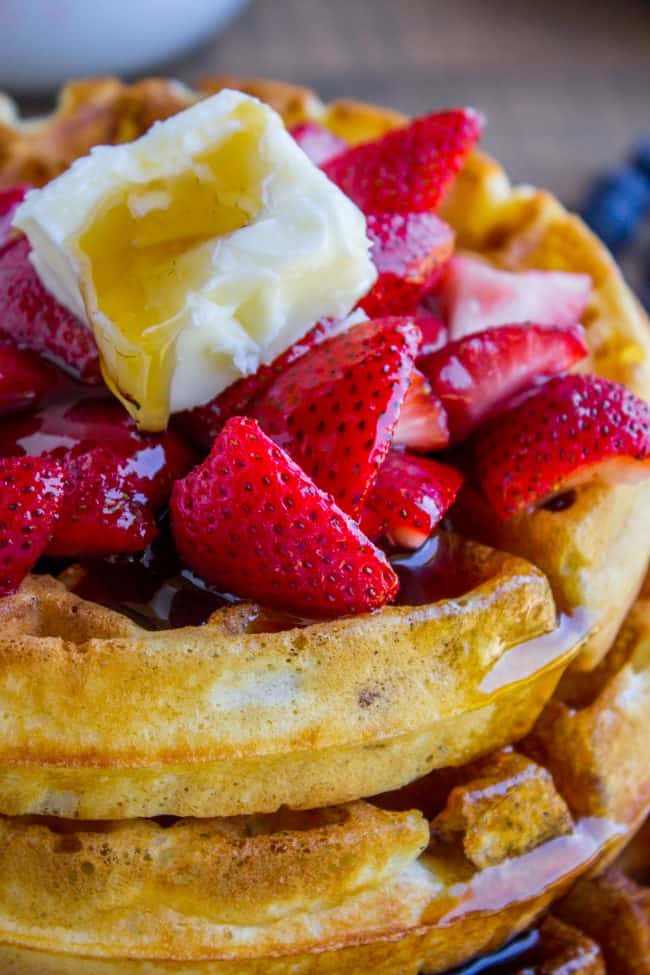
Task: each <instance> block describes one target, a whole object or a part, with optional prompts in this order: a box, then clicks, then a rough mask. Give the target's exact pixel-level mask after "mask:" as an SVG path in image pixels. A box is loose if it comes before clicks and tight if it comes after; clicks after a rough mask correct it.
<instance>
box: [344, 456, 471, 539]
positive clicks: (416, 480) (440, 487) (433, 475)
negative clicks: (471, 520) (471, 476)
mask: <svg viewBox="0 0 650 975" xmlns="http://www.w3.org/2000/svg"><path fill="white" fill-rule="evenodd" d="M462 483H463V477H462V475H461V474H460V473H459V472H458V471H457V470H456V469H455V468H454V467H450V466H449V465H448V464H440V463H438V461H435V460H427V459H425V458H424V457H415V456H413V454H408V453H406V452H401V451H397V450H391V451H390V453H389V454H388V457H387V458H386V460H385V461H384V463H383V464H382V467H381V469H380V471H379V475H378V477H377V480H376V482H375V486H374V487H373V489H372V491H371V492H370V495H369V497H368V500H367V502H366V506H365V508H364V509H363V511H362V513H361V519H360V525H361V529H362V531H363V532H364V533H365V534H366V535H367V536H368V537H369V538H372V539H373V540H374V541H378V540H380V539H385V540H386V541H387V542H388V543H389V544H390V545H392V546H394V547H395V548H405V549H415V548H419V547H420V546H421V545H422V544H423V543H424V542H425V541H426V540H427V538H428V537H429V535H431V533H432V532H433V530H434V528H435V527H436V525H437V524H438V523H439V522H440V520H441V518H442V517H443V515H444V514H445V512H446V511H447V510H448V509H449V508H450V507H451V505H452V504H453V503H454V500H455V498H456V495H457V494H458V491H459V490H460V486H461V484H462Z"/></svg>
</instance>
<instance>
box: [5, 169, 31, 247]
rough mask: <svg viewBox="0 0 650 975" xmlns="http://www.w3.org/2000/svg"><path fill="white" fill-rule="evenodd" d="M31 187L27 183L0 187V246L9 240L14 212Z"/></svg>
mask: <svg viewBox="0 0 650 975" xmlns="http://www.w3.org/2000/svg"><path fill="white" fill-rule="evenodd" d="M28 189H30V187H29V185H28V184H27V183H19V184H18V185H17V186H6V187H5V188H4V189H0V247H2V245H3V244H5V243H6V242H7V241H8V240H9V236H10V232H11V221H12V220H13V218H14V213H15V212H16V210H17V209H18V207H19V206H20V204H21V203H22V202H23V200H24V199H25V193H26V192H27V190H28Z"/></svg>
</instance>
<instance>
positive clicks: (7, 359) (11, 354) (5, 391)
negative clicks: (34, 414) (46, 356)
mask: <svg viewBox="0 0 650 975" xmlns="http://www.w3.org/2000/svg"><path fill="white" fill-rule="evenodd" d="M64 385H65V379H64V377H63V375H62V374H61V373H60V372H59V371H58V369H55V368H54V367H53V366H50V365H48V363H47V362H44V361H43V359H41V358H40V356H37V355H36V353H35V352H29V351H27V350H26V349H17V348H16V347H15V346H14V345H11V344H10V343H9V342H1V341H0V414H3V413H13V412H14V411H15V410H23V409H25V408H26V407H28V406H34V405H35V404H36V403H38V402H39V401H41V400H44V399H47V398H48V397H50V396H53V395H54V394H55V393H57V392H59V391H60V390H61V389H62V388H63V386H64Z"/></svg>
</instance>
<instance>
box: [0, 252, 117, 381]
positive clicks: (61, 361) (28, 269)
mask: <svg viewBox="0 0 650 975" xmlns="http://www.w3.org/2000/svg"><path fill="white" fill-rule="evenodd" d="M29 253H30V247H29V241H28V240H27V238H26V237H19V238H17V239H16V240H14V241H11V242H10V243H9V244H7V246H6V247H5V248H4V250H2V251H1V252H0V332H2V333H3V334H4V335H6V336H8V337H9V338H10V339H11V340H12V341H13V342H14V343H15V344H16V345H18V346H20V347H21V348H25V349H31V350H32V351H33V352H38V353H39V355H43V356H46V357H47V358H48V359H52V360H53V361H54V362H55V363H57V365H61V366H63V367H64V368H66V369H68V371H70V372H72V373H74V374H75V375H78V376H79V377H80V378H81V379H83V380H84V381H85V382H92V383H99V382H101V373H100V370H99V355H98V352H97V346H96V344H95V339H94V337H93V333H92V332H91V331H90V329H88V328H86V326H85V325H84V324H83V323H82V322H80V321H79V319H77V318H75V317H74V315H72V314H70V312H69V311H68V310H67V309H66V308H64V307H63V305H60V304H59V302H58V301H57V300H56V298H53V297H52V295H51V294H49V292H47V291H46V290H45V288H44V287H43V285H42V284H41V282H40V279H39V278H38V275H37V274H36V271H35V270H34V267H33V266H32V263H31V261H30V260H29Z"/></svg>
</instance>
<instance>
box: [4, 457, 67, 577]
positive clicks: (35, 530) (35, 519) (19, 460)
mask: <svg viewBox="0 0 650 975" xmlns="http://www.w3.org/2000/svg"><path fill="white" fill-rule="evenodd" d="M62 499H63V471H62V469H61V467H60V466H59V464H55V463H51V462H49V461H44V460H32V459H31V458H30V459H28V458H25V457H11V458H7V459H4V460H0V596H8V595H10V594H11V593H12V592H15V591H16V589H18V587H19V585H20V583H21V582H22V581H23V579H24V578H25V576H26V575H27V573H28V572H29V571H30V569H32V568H33V566H34V565H35V563H36V560H37V559H38V558H39V557H40V556H41V555H42V554H43V552H44V551H45V548H46V546H47V544H48V542H49V540H50V538H51V536H52V532H53V529H54V525H55V522H56V519H57V517H58V514H59V510H60V507H61V502H62Z"/></svg>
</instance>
